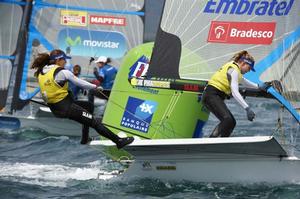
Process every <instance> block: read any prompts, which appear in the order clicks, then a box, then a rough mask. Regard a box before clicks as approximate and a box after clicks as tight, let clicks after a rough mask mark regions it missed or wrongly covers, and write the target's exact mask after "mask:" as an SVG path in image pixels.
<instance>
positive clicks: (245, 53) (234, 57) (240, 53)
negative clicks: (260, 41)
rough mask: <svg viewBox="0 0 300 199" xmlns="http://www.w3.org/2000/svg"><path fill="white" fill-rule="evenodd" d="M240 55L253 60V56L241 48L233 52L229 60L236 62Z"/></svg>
mask: <svg viewBox="0 0 300 199" xmlns="http://www.w3.org/2000/svg"><path fill="white" fill-rule="evenodd" d="M242 57H244V58H246V59H249V60H251V61H253V62H254V61H255V60H254V58H253V57H252V56H251V55H250V54H249V53H248V51H246V50H242V51H240V52H238V53H236V54H234V55H233V57H232V58H231V59H230V60H232V61H234V62H237V63H238V62H239V61H240V59H241V58H242Z"/></svg>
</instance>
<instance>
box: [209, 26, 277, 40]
mask: <svg viewBox="0 0 300 199" xmlns="http://www.w3.org/2000/svg"><path fill="white" fill-rule="evenodd" d="M275 27H276V23H275V22H225V21H222V22H221V21H212V22H211V25H210V30H209V34H208V39H207V41H208V42H213V43H232V44H265V45H268V44H271V43H272V41H273V37H274V33H275Z"/></svg>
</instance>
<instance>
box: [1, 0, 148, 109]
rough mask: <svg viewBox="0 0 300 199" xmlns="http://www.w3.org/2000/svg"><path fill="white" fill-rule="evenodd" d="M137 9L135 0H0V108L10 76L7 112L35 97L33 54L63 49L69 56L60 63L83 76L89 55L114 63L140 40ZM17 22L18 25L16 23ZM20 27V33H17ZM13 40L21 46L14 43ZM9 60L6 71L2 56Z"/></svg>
mask: <svg viewBox="0 0 300 199" xmlns="http://www.w3.org/2000/svg"><path fill="white" fill-rule="evenodd" d="M27 8H30V9H27ZM143 8H144V1H137V0H128V1H121V0H112V1H105V0H97V1H85V0H79V1H72V0H63V1H61V0H36V1H32V0H19V1H15V0H6V1H4V2H0V9H1V13H3V14H4V17H2V18H1V24H4V25H3V31H1V32H2V34H1V41H2V42H1V52H0V55H1V62H0V66H1V71H2V72H3V73H1V74H2V75H4V76H5V77H3V78H1V86H0V88H1V93H2V94H3V95H1V100H0V102H1V103H0V105H1V107H4V105H5V104H6V101H7V99H6V98H7V97H6V96H7V90H8V89H7V88H8V87H9V80H7V79H10V77H12V78H11V80H12V82H11V86H12V85H13V84H14V85H15V86H14V92H13V97H12V98H13V99H12V107H11V109H12V110H20V109H23V107H24V106H25V105H26V104H27V102H28V100H30V99H31V98H32V97H34V96H38V95H37V94H38V92H39V88H38V84H37V82H36V79H35V78H34V77H33V72H34V71H33V70H31V69H30V65H31V63H32V61H33V59H34V58H35V57H36V56H37V55H38V54H39V53H44V52H49V51H51V50H53V49H55V48H60V49H62V50H64V51H66V52H67V53H68V54H70V55H71V56H72V60H71V61H70V62H69V63H68V65H67V66H66V67H69V68H71V67H72V65H75V64H79V65H80V66H81V67H82V73H81V74H82V76H83V77H85V78H93V75H92V73H93V67H94V66H92V65H91V62H90V59H91V57H98V56H101V55H103V56H107V57H110V58H111V59H112V60H113V64H114V65H116V66H119V65H120V60H121V59H122V58H123V56H124V55H125V53H126V52H127V51H128V49H130V48H133V47H134V46H137V45H139V44H141V43H143V40H144V38H143V36H144V32H143V31H144V21H143V16H144V11H143ZM25 19H26V20H25ZM21 21H22V23H24V26H22V24H21V25H20V23H21ZM5 24H7V26H6V25H5ZM20 27H21V30H22V31H20V34H19V35H18V34H17V33H18V32H19V31H18V30H19V29H20ZM1 30H2V28H1ZM18 40H19V41H23V44H22V45H20V43H18V44H16V41H18ZM12 55H16V57H14V56H12ZM15 58H16V61H15V63H14V62H12V63H13V64H15V65H16V68H18V70H17V71H15V72H14V74H13V75H11V73H12V72H11V69H12V66H8V65H10V64H11V62H9V61H7V60H14V59H15ZM20 58H22V59H20ZM3 60H4V61H3ZM11 90H12V89H11ZM2 98H3V99H2Z"/></svg>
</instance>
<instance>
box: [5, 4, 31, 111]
mask: <svg viewBox="0 0 300 199" xmlns="http://www.w3.org/2000/svg"><path fill="white" fill-rule="evenodd" d="M23 2H25V3H26V5H25V7H24V13H23V17H22V21H21V27H20V31H19V36H18V41H17V49H16V59H15V61H14V64H13V70H12V75H11V80H10V83H12V84H11V85H14V87H13V91H12V92H13V94H12V95H13V98H12V103H11V109H10V111H11V112H13V111H15V110H21V109H22V108H23V107H24V106H25V105H26V104H27V103H28V101H24V100H21V99H20V98H19V94H20V93H19V91H20V85H21V80H22V73H23V65H24V61H25V55H26V53H25V52H26V46H27V38H28V37H27V36H28V27H29V22H30V17H31V11H32V3H33V0H23ZM13 82H14V84H13Z"/></svg>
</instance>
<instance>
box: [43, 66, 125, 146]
mask: <svg viewBox="0 0 300 199" xmlns="http://www.w3.org/2000/svg"><path fill="white" fill-rule="evenodd" d="M61 70H64V69H63V68H57V69H56V70H55V72H54V74H53V76H54V77H53V78H54V79H55V76H56V75H57V74H58V73H59V72H60V71H61ZM57 83H58V84H59V85H60V86H61V87H63V86H64V84H65V83H66V81H62V82H57ZM48 105H49V108H50V110H51V111H52V113H53V114H54V115H55V116H56V117H60V118H69V119H71V120H75V121H77V122H79V123H81V124H82V125H83V127H82V139H81V143H82V144H86V143H87V142H88V141H89V127H92V128H94V129H95V130H96V131H97V133H98V134H100V135H102V136H104V137H106V138H108V139H110V140H112V141H113V142H114V143H116V144H117V146H118V147H123V146H121V141H122V139H120V138H119V136H117V135H115V134H114V133H112V132H111V131H110V130H109V129H108V128H106V127H105V126H104V125H103V124H102V123H101V119H100V118H94V116H93V111H94V106H93V104H91V103H90V102H87V101H74V99H73V97H72V96H71V94H70V93H69V94H68V95H67V96H66V97H65V98H64V99H63V100H61V101H59V102H57V103H52V104H50V103H48Z"/></svg>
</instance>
